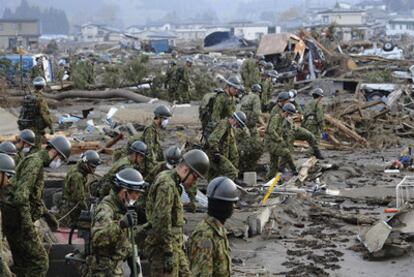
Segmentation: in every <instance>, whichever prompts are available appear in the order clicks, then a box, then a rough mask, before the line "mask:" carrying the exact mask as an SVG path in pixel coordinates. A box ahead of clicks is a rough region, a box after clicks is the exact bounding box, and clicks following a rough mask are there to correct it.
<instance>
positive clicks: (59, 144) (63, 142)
mask: <svg viewBox="0 0 414 277" xmlns="http://www.w3.org/2000/svg"><path fill="white" fill-rule="evenodd" d="M48 145H49V146H50V147H53V148H54V149H55V150H56V151H57V152H58V153H59V154H60V155H61V156H62V157H63V158H64V159H65V160H67V159H68V158H69V156H70V152H71V150H72V145H71V144H70V142H69V140H68V139H67V138H65V137H64V136H56V137H54V138H52V139H51V140H50V141H49V142H48Z"/></svg>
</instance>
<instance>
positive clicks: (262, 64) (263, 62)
mask: <svg viewBox="0 0 414 277" xmlns="http://www.w3.org/2000/svg"><path fill="white" fill-rule="evenodd" d="M259 65H260V66H263V67H265V66H266V65H267V62H266V61H265V60H260V61H259Z"/></svg>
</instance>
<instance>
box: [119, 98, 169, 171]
mask: <svg viewBox="0 0 414 277" xmlns="http://www.w3.org/2000/svg"><path fill="white" fill-rule="evenodd" d="M171 116H172V113H171V111H170V109H169V108H168V107H167V106H165V105H159V106H158V107H156V108H155V110H154V119H153V121H152V123H151V124H150V125H148V126H147V127H145V129H144V132H143V133H142V135H141V134H139V135H135V136H133V137H131V138H130V139H129V140H128V144H127V147H126V148H125V149H124V150H123V151H122V153H119V154H117V156H118V157H124V156H125V155H126V153H127V152H128V149H129V147H130V146H131V144H132V143H133V142H134V141H137V140H141V141H142V142H144V143H145V144H146V145H147V147H148V151H147V155H146V157H147V162H148V163H152V165H153V166H154V165H155V164H156V163H157V162H162V161H164V154H163V151H162V147H161V142H160V130H161V129H165V128H167V125H168V122H169V119H170V117H171ZM118 157H116V156H115V155H114V160H115V161H117V160H118V159H119V158H118Z"/></svg>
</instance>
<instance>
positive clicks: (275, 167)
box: [266, 147, 294, 180]
mask: <svg viewBox="0 0 414 277" xmlns="http://www.w3.org/2000/svg"><path fill="white" fill-rule="evenodd" d="M286 166H289V167H290V169H292V170H293V169H294V168H293V167H294V162H293V157H292V155H291V152H290V149H288V148H287V147H276V148H274V149H272V151H270V167H269V171H268V172H267V175H266V179H267V180H270V179H272V178H273V177H275V175H276V173H277V172H279V171H280V170H282V169H283V168H284V167H286Z"/></svg>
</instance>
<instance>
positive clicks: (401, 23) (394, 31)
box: [386, 17, 414, 36]
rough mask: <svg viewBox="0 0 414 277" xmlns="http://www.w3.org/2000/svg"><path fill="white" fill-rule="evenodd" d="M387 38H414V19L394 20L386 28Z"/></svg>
mask: <svg viewBox="0 0 414 277" xmlns="http://www.w3.org/2000/svg"><path fill="white" fill-rule="evenodd" d="M386 33H387V36H394V35H403V34H408V35H410V36H414V17H411V18H394V19H391V20H390V21H388V24H387V26H386Z"/></svg>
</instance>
